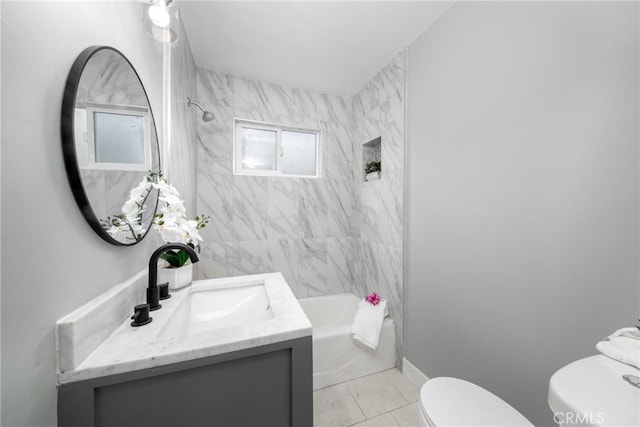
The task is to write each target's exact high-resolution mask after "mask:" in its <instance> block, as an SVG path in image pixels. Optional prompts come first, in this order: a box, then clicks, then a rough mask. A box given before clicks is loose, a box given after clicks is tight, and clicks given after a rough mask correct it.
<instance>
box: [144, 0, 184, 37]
mask: <svg viewBox="0 0 640 427" xmlns="http://www.w3.org/2000/svg"><path fill="white" fill-rule="evenodd" d="M172 1H173V0H151V1H150V2H148V3H146V4H145V5H144V7H143V9H142V11H143V16H142V21H143V22H144V29H145V31H146V33H147V34H148V35H150V36H151V37H153V38H154V39H156V40H158V41H159V42H162V43H172V42H174V41H176V40H177V39H178V36H177V35H176V32H175V30H174V29H173V28H172V27H171V11H170V10H169V6H170V5H171V3H172Z"/></svg>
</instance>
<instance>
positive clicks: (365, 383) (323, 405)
mask: <svg viewBox="0 0 640 427" xmlns="http://www.w3.org/2000/svg"><path fill="white" fill-rule="evenodd" d="M418 397H419V390H418V389H417V388H416V387H415V386H414V385H413V384H412V383H411V382H410V381H409V380H408V379H407V378H406V377H405V376H404V375H402V373H401V372H400V371H399V370H397V369H389V370H388V371H384V372H379V373H377V374H372V375H368V376H366V377H362V378H357V379H355V380H351V381H347V382H345V383H341V384H336V385H333V386H330V387H327V388H323V389H320V390H316V391H315V392H314V393H313V421H314V426H315V427H347V426H357V427H413V426H417V425H418V403H417V401H418Z"/></svg>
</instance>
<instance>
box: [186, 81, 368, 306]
mask: <svg viewBox="0 0 640 427" xmlns="http://www.w3.org/2000/svg"><path fill="white" fill-rule="evenodd" d="M197 86H198V90H197V92H198V100H199V101H200V102H201V103H202V104H203V106H204V107H205V108H207V109H209V110H210V111H211V112H212V113H213V114H214V116H215V119H214V120H213V121H211V122H207V123H204V122H202V121H199V122H198V127H197V129H198V140H199V141H198V142H199V143H198V168H197V170H198V182H197V188H198V212H203V213H206V214H208V215H210V216H211V220H210V222H209V225H208V226H207V227H206V228H205V229H203V230H202V235H203V237H204V239H205V244H204V245H203V256H202V257H201V262H200V263H199V264H200V268H199V272H200V275H201V276H202V277H205V278H212V277H222V276H229V275H239V274H257V273H266V272H272V271H281V272H282V273H283V274H284V276H285V278H286V279H287V282H288V283H289V285H290V286H291V288H292V289H293V291H294V293H295V294H296V296H298V297H306V296H314V295H325V294H333V293H340V292H347V291H351V289H352V283H354V281H355V280H356V279H355V277H354V276H355V274H356V269H355V268H354V265H355V264H356V261H355V260H354V259H353V258H354V254H353V252H352V251H351V250H349V248H352V247H353V245H354V244H353V238H354V228H353V226H352V223H351V220H352V217H353V210H354V207H355V205H356V194H355V191H354V190H355V189H354V186H353V177H354V175H353V174H354V170H353V168H352V167H351V164H352V162H353V159H354V152H353V144H352V142H351V141H352V132H353V131H352V129H353V126H352V124H353V118H352V111H351V101H350V100H349V99H345V98H341V97H338V96H331V95H324V94H317V93H313V92H309V91H304V90H299V89H292V88H285V87H281V86H277V85H272V84H266V83H261V82H256V81H251V80H246V79H242V78H239V77H234V76H229V75H225V74H221V73H217V72H214V71H209V70H203V69H198V70H197ZM234 118H241V119H249V120H258V121H264V122H271V123H278V124H283V125H289V126H297V127H303V128H312V129H320V132H321V140H322V141H321V146H322V158H323V162H322V173H321V178H319V179H309V178H307V179H305V178H282V177H259V176H240V175H233V165H232V161H233V140H232V139H233V119H234Z"/></svg>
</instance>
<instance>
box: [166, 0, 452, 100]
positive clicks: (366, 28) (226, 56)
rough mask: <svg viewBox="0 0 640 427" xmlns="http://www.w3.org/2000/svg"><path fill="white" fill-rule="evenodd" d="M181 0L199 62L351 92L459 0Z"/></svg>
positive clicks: (275, 80)
mask: <svg viewBox="0 0 640 427" xmlns="http://www.w3.org/2000/svg"><path fill="white" fill-rule="evenodd" d="M177 3H178V4H179V7H180V12H181V13H182V19H183V21H184V26H185V30H186V32H187V36H188V38H189V43H190V44H191V49H192V51H193V55H194V58H195V62H196V64H197V65H198V66H199V67H201V68H206V69H209V70H214V71H218V72H222V73H226V74H231V75H234V76H239V77H244V78H247V79H252V80H259V81H262V82H268V83H275V84H279V85H282V86H288V87H295V88H300V89H308V90H312V91H316V92H321V93H330V94H334V95H341V96H346V97H350V96H352V95H354V94H355V93H357V92H358V91H359V90H360V89H361V88H362V87H364V85H365V84H366V83H367V82H368V81H369V80H370V79H371V78H372V77H373V76H375V75H376V74H377V72H378V71H379V70H380V69H381V68H382V67H384V66H385V65H386V64H387V63H388V62H389V60H390V59H391V58H392V57H393V56H394V55H395V54H396V53H398V52H399V51H400V50H402V49H403V48H404V47H407V46H409V45H410V44H411V43H412V42H413V41H414V40H415V39H416V38H417V37H418V36H419V35H420V34H422V33H423V32H424V31H425V30H426V29H427V28H428V27H429V26H430V25H431V24H433V22H435V21H436V20H437V19H438V18H439V17H440V16H441V15H442V14H444V13H445V12H446V10H447V9H448V8H449V7H450V6H451V5H452V4H453V1H442V2H437V1H384V2H383V1H381V2H371V1H324V2H322V1H318V2H311V1H279V2H272V1H257V2H247V1H202V0H201V1H189V0H180V1H179V2H177Z"/></svg>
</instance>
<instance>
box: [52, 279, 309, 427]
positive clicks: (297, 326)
mask: <svg viewBox="0 0 640 427" xmlns="http://www.w3.org/2000/svg"><path fill="white" fill-rule="evenodd" d="M144 278H145V275H144V274H141V275H140V277H137V278H134V279H132V280H131V283H126V284H121V285H119V286H118V287H116V288H115V289H114V290H112V291H110V293H111V295H110V296H103V297H99V298H97V299H96V300H94V301H92V302H90V303H88V304H87V305H85V306H83V307H81V308H80V309H78V310H76V311H74V312H73V313H71V314H69V315H68V316H66V317H65V318H63V319H61V320H60V321H59V322H58V323H57V325H56V332H57V343H58V365H59V372H58V383H59V384H58V424H59V425H60V426H61V427H64V426H91V425H95V426H127V425H137V426H144V425H153V426H181V425H184V426H200V425H202V426H204V425H207V426H212V425H220V426H258V425H259V426H271V425H273V426H287V425H290V426H311V425H312V424H313V395H312V388H313V385H312V344H311V324H310V323H309V320H308V319H307V318H306V316H305V315H304V312H303V311H302V309H301V308H300V306H299V304H298V302H297V300H296V299H295V297H294V296H293V293H292V292H291V290H290V289H289V287H288V285H287V284H286V281H285V280H284V278H283V277H282V275H281V274H280V273H272V274H260V275H253V276H241V277H232V278H224V279H213V280H202V281H194V282H193V284H192V285H191V286H190V287H188V288H185V289H182V290H180V291H176V292H174V293H173V294H172V297H171V298H170V299H168V300H164V301H162V305H163V307H162V309H160V310H158V311H153V312H151V316H152V317H153V321H152V322H151V323H150V324H148V325H145V326H141V327H132V326H131V325H130V322H131V321H130V320H128V319H127V320H126V321H124V322H122V318H120V325H119V326H116V328H115V330H114V331H113V332H112V333H110V334H108V335H107V332H108V331H105V330H103V328H104V322H102V321H101V317H102V318H104V317H106V316H108V313H109V312H115V311H117V308H116V307H117V304H116V301H117V300H119V302H120V303H121V302H122V300H135V299H136V298H137V295H138V292H139V291H138V288H139V287H140V284H141V283H143V282H144ZM131 307H132V306H131ZM125 318H126V317H125ZM102 320H104V319H102ZM108 323H109V322H108V321H107V324H108ZM100 325H102V327H100ZM95 328H97V329H96V330H95V334H92V333H91V330H92V329H95ZM95 335H97V336H104V337H105V338H104V340H103V341H102V342H99V340H98V339H96V338H93V337H94V336H95ZM92 347H95V348H92ZM85 355H86V357H85Z"/></svg>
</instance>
